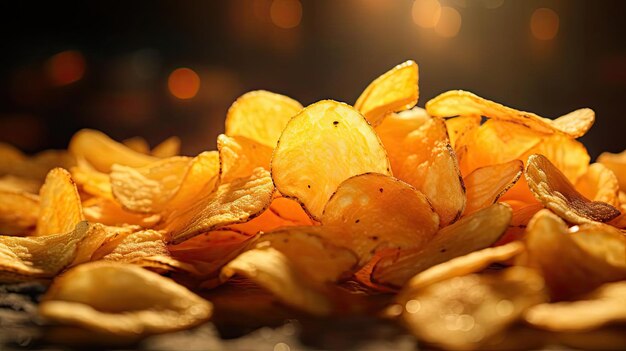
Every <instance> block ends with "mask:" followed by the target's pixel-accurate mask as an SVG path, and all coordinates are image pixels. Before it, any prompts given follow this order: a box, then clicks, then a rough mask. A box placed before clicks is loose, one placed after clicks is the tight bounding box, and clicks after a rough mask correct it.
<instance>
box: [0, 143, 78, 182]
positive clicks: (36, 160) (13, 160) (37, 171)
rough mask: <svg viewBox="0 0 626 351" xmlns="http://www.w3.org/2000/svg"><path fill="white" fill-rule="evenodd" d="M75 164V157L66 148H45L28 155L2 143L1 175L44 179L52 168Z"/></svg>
mask: <svg viewBox="0 0 626 351" xmlns="http://www.w3.org/2000/svg"><path fill="white" fill-rule="evenodd" d="M74 165H75V159H74V157H72V156H71V155H70V154H69V153H68V152H67V151H65V150H45V151H42V152H40V153H38V154H36V155H34V156H26V155H24V154H23V153H22V152H20V151H19V150H18V149H16V148H14V147H13V146H11V145H8V144H4V143H0V175H13V176H16V177H22V178H28V179H35V180H39V181H43V179H44V178H45V177H46V175H47V174H48V172H49V171H50V170H51V169H53V168H56V167H61V168H70V167H73V166H74Z"/></svg>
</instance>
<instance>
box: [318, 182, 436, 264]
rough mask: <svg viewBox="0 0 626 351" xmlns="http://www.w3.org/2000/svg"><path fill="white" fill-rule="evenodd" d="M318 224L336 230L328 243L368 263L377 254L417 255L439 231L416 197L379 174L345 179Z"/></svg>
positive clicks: (409, 189)
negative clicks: (393, 251) (399, 251)
mask: <svg viewBox="0 0 626 351" xmlns="http://www.w3.org/2000/svg"><path fill="white" fill-rule="evenodd" d="M321 222H322V224H323V225H325V226H331V227H333V226H334V227H340V228H342V229H343V232H337V235H336V236H333V237H332V238H330V240H331V241H332V242H333V243H335V244H338V245H341V246H344V247H348V248H350V249H352V250H353V251H354V252H356V253H357V255H358V256H359V258H360V259H361V263H366V262H367V261H369V260H370V258H371V257H372V255H373V254H374V253H375V252H376V251H377V250H379V249H390V248H397V249H409V248H414V249H419V248H422V247H424V245H426V244H427V243H428V242H429V241H430V240H431V239H432V237H433V236H434V235H435V233H436V232H437V230H438V228H439V216H438V215H437V214H436V213H435V211H434V210H433V208H432V206H431V204H430V202H429V201H428V199H427V198H426V196H424V194H422V193H421V192H420V191H417V190H416V189H415V188H413V187H412V186H410V185H408V184H407V183H405V182H403V181H400V180H398V179H396V178H393V177H391V176H387V175H383V174H379V173H366V174H362V175H358V176H354V177H351V178H348V179H346V180H345V181H344V182H342V183H341V184H340V185H339V187H338V188H337V191H335V193H334V194H333V195H332V196H331V198H330V200H328V203H327V204H326V207H325V208H324V212H323V214H322V217H321Z"/></svg>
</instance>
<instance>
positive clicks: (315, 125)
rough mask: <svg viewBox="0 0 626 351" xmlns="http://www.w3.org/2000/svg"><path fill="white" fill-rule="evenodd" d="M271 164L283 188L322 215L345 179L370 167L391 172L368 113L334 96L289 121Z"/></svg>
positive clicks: (384, 172) (275, 180) (277, 183)
mask: <svg viewBox="0 0 626 351" xmlns="http://www.w3.org/2000/svg"><path fill="white" fill-rule="evenodd" d="M311 150H313V152H312V151H311ZM271 169H272V178H273V180H274V184H276V188H277V189H278V191H280V193H281V194H283V196H287V197H293V198H296V199H297V200H298V201H300V202H301V203H302V204H303V205H304V208H305V209H306V210H307V212H308V213H309V214H311V216H313V217H314V218H317V219H319V218H320V216H321V215H322V211H323V209H324V206H325V205H326V202H328V199H329V198H330V196H331V195H332V194H333V192H334V191H335V189H337V186H338V185H339V184H340V183H341V182H343V181H344V180H346V179H348V178H350V177H351V176H354V175H357V174H362V173H366V172H377V173H383V174H391V167H390V165H389V160H388V159H387V154H386V152H385V149H384V148H383V146H382V144H381V142H380V140H379V139H378V137H377V136H376V133H375V132H374V130H373V129H372V127H371V126H370V125H369V124H368V123H367V121H366V120H365V119H364V118H363V116H361V114H359V113H358V112H357V111H356V110H354V109H353V108H352V107H350V106H348V105H346V104H342V103H339V102H335V101H330V100H325V101H320V102H317V103H315V104H313V105H310V106H308V107H307V108H305V109H304V110H302V111H301V112H300V113H299V114H298V115H296V116H295V117H293V118H292V119H291V120H290V121H289V123H288V124H287V127H285V130H284V131H283V134H282V135H281V137H280V140H279V142H278V146H277V147H276V149H275V150H274V155H273V157H272V164H271Z"/></svg>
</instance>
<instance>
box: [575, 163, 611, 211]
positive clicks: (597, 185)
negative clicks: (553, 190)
mask: <svg viewBox="0 0 626 351" xmlns="http://www.w3.org/2000/svg"><path fill="white" fill-rule="evenodd" d="M576 190H577V191H578V192H579V193H580V194H581V195H582V196H584V197H585V198H587V199H589V200H592V201H601V202H606V203H607V204H609V205H612V206H615V207H619V205H620V201H619V197H618V193H619V181H618V180H617V177H616V176H615V173H613V171H611V169H609V168H608V167H606V166H605V165H603V164H602V163H594V164H592V165H590V166H589V168H588V169H587V172H586V173H585V174H583V175H582V177H580V178H578V181H577V182H576Z"/></svg>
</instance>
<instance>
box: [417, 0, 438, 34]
mask: <svg viewBox="0 0 626 351" xmlns="http://www.w3.org/2000/svg"><path fill="white" fill-rule="evenodd" d="M412 15H413V22H415V24H417V25H418V26H420V27H422V28H433V27H434V26H435V25H436V24H437V22H438V21H439V16H440V15H441V4H440V3H439V1H438V0H415V1H414V2H413V9H412Z"/></svg>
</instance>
